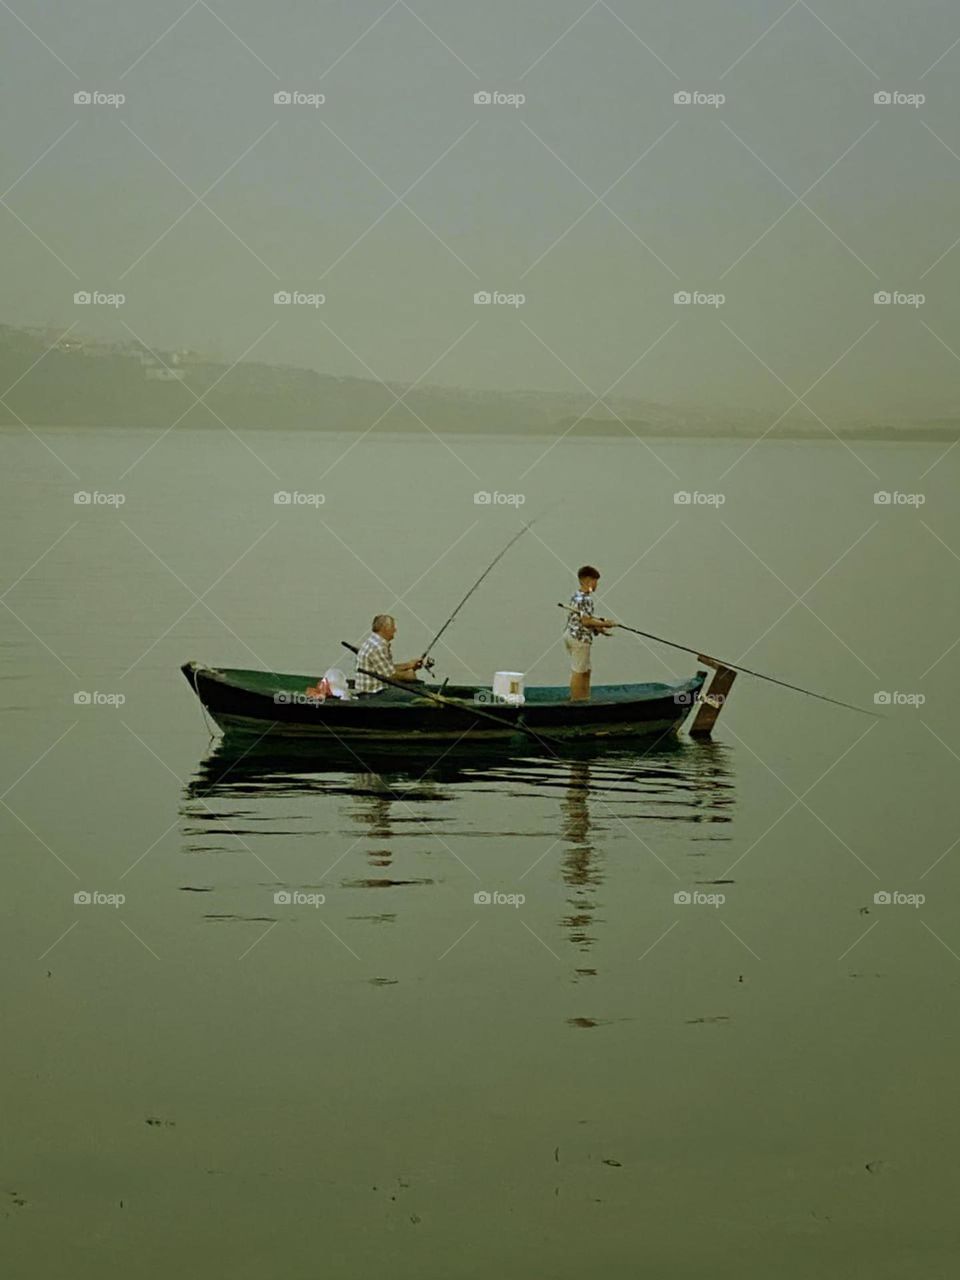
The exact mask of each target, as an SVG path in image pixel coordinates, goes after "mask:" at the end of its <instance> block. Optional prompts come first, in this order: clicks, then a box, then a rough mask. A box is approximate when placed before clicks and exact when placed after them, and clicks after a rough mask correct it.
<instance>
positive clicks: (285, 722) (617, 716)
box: [181, 662, 707, 746]
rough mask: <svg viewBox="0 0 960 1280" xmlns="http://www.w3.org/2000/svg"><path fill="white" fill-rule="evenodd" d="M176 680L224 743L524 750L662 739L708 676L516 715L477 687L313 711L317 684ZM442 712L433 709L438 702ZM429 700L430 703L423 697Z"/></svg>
mask: <svg viewBox="0 0 960 1280" xmlns="http://www.w3.org/2000/svg"><path fill="white" fill-rule="evenodd" d="M181 670H182V671H183V674H184V675H185V676H186V678H187V681H188V683H189V684H190V686H191V688H192V689H193V690H194V692H195V693H196V695H197V697H198V698H199V699H200V701H201V703H202V704H203V706H204V707H205V708H206V710H207V711H208V712H209V713H210V715H211V716H212V717H213V719H214V720H215V721H216V722H217V724H218V725H219V726H220V728H221V729H222V730H223V731H224V733H225V734H229V735H234V734H243V735H246V736H250V735H253V736H254V737H257V738H262V737H266V736H269V738H270V739H273V738H280V739H283V740H285V741H287V742H291V741H293V740H299V741H301V742H305V743H312V744H319V743H320V742H322V741H324V740H325V741H326V742H328V743H329V744H330V745H331V746H334V745H337V744H340V745H342V744H345V743H353V744H355V743H358V742H370V743H377V742H382V743H389V742H394V743H398V742H404V743H410V744H414V743H418V742H459V741H467V742H473V743H490V744H496V743H508V744H512V745H517V744H518V743H519V742H522V741H526V742H528V743H529V742H530V741H531V738H532V735H534V734H542V735H543V736H544V739H545V740H548V741H555V740H557V739H570V740H583V739H588V740H589V739H604V738H614V737H616V738H624V737H631V736H645V735H650V734H654V735H663V734H667V733H670V732H675V731H676V730H678V729H679V728H680V727H681V726H682V724H683V723H684V721H685V720H686V719H687V717H688V716H689V715H690V713H691V711H692V710H693V709H694V708H695V707H697V706H700V708H701V711H705V710H706V709H707V708H706V706H705V705H704V698H703V695H702V694H701V690H702V688H703V685H704V682H705V680H706V678H707V672H706V671H698V672H697V673H696V675H693V676H691V677H690V678H689V679H687V680H682V681H679V682H678V683H675V684H657V683H647V684H601V685H595V686H594V687H593V690H592V692H591V696H590V699H589V701H585V702H571V701H570V698H569V690H568V688H567V686H565V685H539V686H534V687H532V688H528V689H527V690H526V701H525V703H524V704H523V706H516V705H513V704H507V703H503V702H497V701H495V700H494V696H493V692H492V689H491V688H489V687H483V686H479V685H457V686H435V685H430V684H426V683H420V682H417V683H416V684H412V685H411V688H410V689H409V690H407V689H404V690H399V689H395V688H385V689H383V690H382V691H381V692H380V693H378V694H376V695H374V696H361V697H358V698H350V699H349V700H346V699H339V698H327V699H326V700H325V701H323V702H321V701H318V700H317V699H316V698H314V697H311V696H309V695H308V693H307V690H308V689H310V688H312V687H313V686H314V685H315V684H316V682H317V677H316V676H305V675H288V674H285V673H282V672H276V671H246V670H240V669H236V668H217V667H206V666H203V665H201V664H200V663H197V662H187V663H185V664H184V665H183V666H182V667H181ZM441 692H442V697H443V698H444V702H443V703H442V704H441V703H440V702H437V701H434V700H433V699H434V697H436V696H437V695H440V694H441ZM427 695H431V696H427Z"/></svg>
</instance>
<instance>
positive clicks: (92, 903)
mask: <svg viewBox="0 0 960 1280" xmlns="http://www.w3.org/2000/svg"><path fill="white" fill-rule="evenodd" d="M126 900H127V895H126V894H125V893H101V891H100V890H99V889H78V890H77V892H76V893H75V894H74V895H73V901H74V903H75V904H76V905H77V906H78V907H122V906H123V904H124V903H125V902H126Z"/></svg>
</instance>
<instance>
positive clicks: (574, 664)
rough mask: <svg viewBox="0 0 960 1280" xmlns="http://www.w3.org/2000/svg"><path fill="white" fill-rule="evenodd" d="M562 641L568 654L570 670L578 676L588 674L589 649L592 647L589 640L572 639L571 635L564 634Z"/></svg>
mask: <svg viewBox="0 0 960 1280" xmlns="http://www.w3.org/2000/svg"><path fill="white" fill-rule="evenodd" d="M564 642H565V644H566V646H567V653H569V655H570V670H571V671H572V672H573V673H574V674H575V675H578V676H586V675H589V674H590V650H591V648H592V647H593V646H592V645H591V643H590V641H589V640H574V638H573V636H565V637H564Z"/></svg>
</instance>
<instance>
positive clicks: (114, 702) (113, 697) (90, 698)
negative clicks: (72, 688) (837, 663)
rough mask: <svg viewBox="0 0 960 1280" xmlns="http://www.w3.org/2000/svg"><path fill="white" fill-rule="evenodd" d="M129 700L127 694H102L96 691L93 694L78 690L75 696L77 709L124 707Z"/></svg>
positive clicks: (74, 700) (74, 702)
mask: <svg viewBox="0 0 960 1280" xmlns="http://www.w3.org/2000/svg"><path fill="white" fill-rule="evenodd" d="M126 700H127V695H126V694H125V693H101V692H100V691H99V690H98V689H94V690H93V692H92V693H90V692H88V691H87V690H86V689H78V690H77V692H76V693H75V694H74V695H73V705H74V706H75V707H122V706H123V705H124V703H125V702H126Z"/></svg>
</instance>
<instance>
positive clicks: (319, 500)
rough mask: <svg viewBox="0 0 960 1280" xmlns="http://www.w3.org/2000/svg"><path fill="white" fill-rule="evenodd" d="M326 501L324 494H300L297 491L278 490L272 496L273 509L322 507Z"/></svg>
mask: <svg viewBox="0 0 960 1280" xmlns="http://www.w3.org/2000/svg"><path fill="white" fill-rule="evenodd" d="M326 500H327V495H326V494H325V493H301V492H300V491H299V490H298V489H294V490H292V491H289V490H287V489H279V490H277V492H276V493H275V494H274V495H273V505H274V506H275V507H322V506H323V504H324V503H325V502H326Z"/></svg>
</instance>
